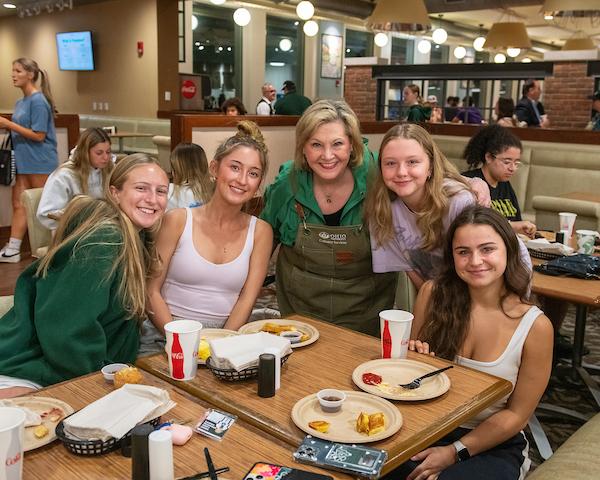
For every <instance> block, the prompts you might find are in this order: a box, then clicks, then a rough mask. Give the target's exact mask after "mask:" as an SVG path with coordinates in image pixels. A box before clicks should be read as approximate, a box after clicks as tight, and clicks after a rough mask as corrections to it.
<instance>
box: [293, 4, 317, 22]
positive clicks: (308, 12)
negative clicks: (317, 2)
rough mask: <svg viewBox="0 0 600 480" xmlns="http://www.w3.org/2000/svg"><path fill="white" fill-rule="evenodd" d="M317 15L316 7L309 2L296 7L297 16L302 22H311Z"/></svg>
mask: <svg viewBox="0 0 600 480" xmlns="http://www.w3.org/2000/svg"><path fill="white" fill-rule="evenodd" d="M314 14H315V7H313V4H312V3H310V2H308V1H302V2H300V3H299V4H298V5H297V6H296V15H298V16H299V17H300V18H301V19H302V20H310V19H311V18H312V16H313V15H314Z"/></svg>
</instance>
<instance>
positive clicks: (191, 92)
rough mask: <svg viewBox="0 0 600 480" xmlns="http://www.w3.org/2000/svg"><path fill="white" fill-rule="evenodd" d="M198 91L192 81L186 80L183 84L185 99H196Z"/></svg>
mask: <svg viewBox="0 0 600 480" xmlns="http://www.w3.org/2000/svg"><path fill="white" fill-rule="evenodd" d="M197 90H198V89H197V88H196V84H195V83H194V82H192V81H191V80H184V81H183V82H181V94H182V95H183V96H184V97H185V98H187V99H190V98H194V96H195V95H196V91H197Z"/></svg>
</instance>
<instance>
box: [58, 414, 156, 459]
mask: <svg viewBox="0 0 600 480" xmlns="http://www.w3.org/2000/svg"><path fill="white" fill-rule="evenodd" d="M146 424H149V425H152V426H153V427H158V425H160V417H156V418H155V419H153V420H150V421H149V422H146ZM56 436H57V437H58V439H59V440H60V441H61V442H62V443H63V445H64V446H65V448H66V449H67V450H68V451H69V452H71V453H74V454H75V455H86V456H96V455H104V454H105V453H109V452H112V451H113V450H117V449H118V448H120V446H121V442H122V441H123V440H126V439H127V438H129V437H131V430H130V431H129V432H127V433H126V434H125V435H124V436H123V437H122V438H119V439H116V438H109V439H108V440H106V441H104V440H76V439H74V438H70V437H68V436H67V435H66V434H65V425H64V422H63V421H61V422H60V423H59V424H58V425H57V426H56Z"/></svg>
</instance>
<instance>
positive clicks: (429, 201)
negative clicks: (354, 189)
mask: <svg viewBox="0 0 600 480" xmlns="http://www.w3.org/2000/svg"><path fill="white" fill-rule="evenodd" d="M397 138H404V139H407V140H415V141H416V142H417V143H418V144H419V145H420V146H421V148H423V150H424V151H425V153H426V154H427V157H428V158H429V163H430V168H431V175H430V177H429V178H428V179H427V182H426V183H425V201H424V204H423V208H422V209H421V211H420V212H416V215H417V227H418V228H419V230H420V231H421V234H422V235H423V242H422V243H421V248H422V249H423V250H433V249H435V248H437V247H440V246H441V245H442V243H443V237H444V235H443V234H442V232H443V230H444V228H443V220H444V215H445V213H446V212H447V210H448V205H449V198H450V197H451V196H452V195H454V194H456V193H458V192H459V191H462V190H470V188H469V186H468V184H467V183H466V181H465V180H464V179H463V177H461V176H460V174H459V173H458V170H457V169H456V167H455V166H454V165H452V163H450V162H449V161H448V159H447V158H446V157H445V156H444V154H443V153H442V152H441V150H440V149H439V148H438V146H437V145H436V144H435V142H434V141H433V139H432V138H431V135H429V133H428V132H427V130H425V129H424V128H423V127H420V126H419V125H416V124H412V123H404V124H399V125H396V126H394V127H392V128H391V129H390V130H388V132H387V133H386V134H385V136H384V137H383V140H382V142H381V147H380V148H379V161H380V165H379V168H378V169H377V170H376V172H375V174H374V175H375V178H372V179H371V187H370V188H369V189H368V193H367V199H366V208H365V210H364V212H365V222H366V223H368V225H369V229H370V231H371V233H372V234H373V236H374V237H375V240H376V241H377V243H378V244H379V245H383V244H385V243H387V242H389V241H390V240H391V239H392V238H393V237H394V235H395V232H394V225H393V219H392V202H393V201H394V200H395V199H396V198H397V195H396V194H395V193H394V192H392V191H391V190H390V189H388V188H387V186H386V185H385V183H384V182H383V176H382V175H381V159H382V155H383V151H384V149H385V147H386V145H387V144H388V143H389V142H391V141H392V140H395V139H397ZM447 179H450V180H454V182H457V183H453V182H445V180H447ZM457 184H458V185H457Z"/></svg>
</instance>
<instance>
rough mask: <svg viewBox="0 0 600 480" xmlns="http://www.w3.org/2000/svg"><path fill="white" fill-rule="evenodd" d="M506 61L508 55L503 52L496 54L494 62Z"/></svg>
mask: <svg viewBox="0 0 600 480" xmlns="http://www.w3.org/2000/svg"><path fill="white" fill-rule="evenodd" d="M504 62H506V55H504V54H503V53H497V54H496V55H495V56H494V63H504Z"/></svg>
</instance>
